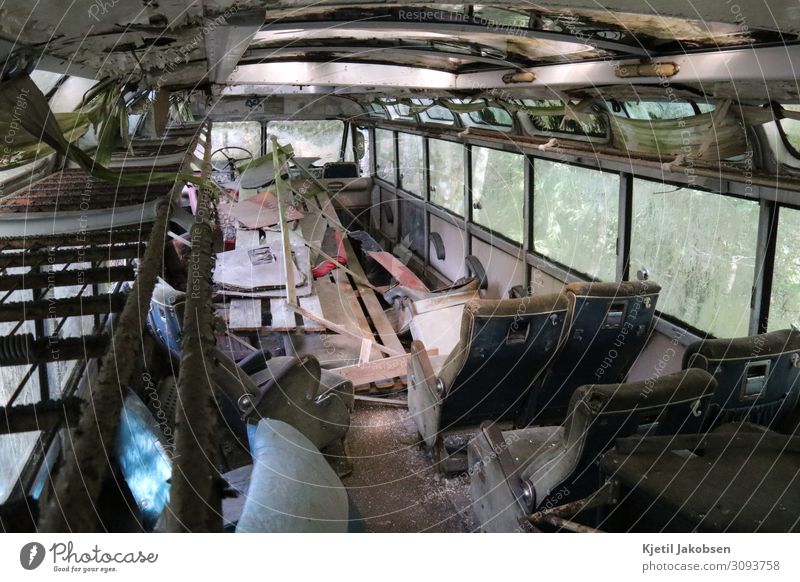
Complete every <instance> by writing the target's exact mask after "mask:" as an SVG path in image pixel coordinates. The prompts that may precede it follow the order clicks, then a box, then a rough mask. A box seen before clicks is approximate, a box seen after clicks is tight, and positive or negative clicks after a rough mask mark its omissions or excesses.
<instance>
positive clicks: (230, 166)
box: [211, 146, 253, 180]
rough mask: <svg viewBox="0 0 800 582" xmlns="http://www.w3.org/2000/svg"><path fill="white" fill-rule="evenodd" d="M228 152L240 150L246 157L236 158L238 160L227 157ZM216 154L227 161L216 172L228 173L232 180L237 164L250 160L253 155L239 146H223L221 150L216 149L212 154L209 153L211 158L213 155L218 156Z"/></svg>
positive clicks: (234, 157) (233, 157)
mask: <svg viewBox="0 0 800 582" xmlns="http://www.w3.org/2000/svg"><path fill="white" fill-rule="evenodd" d="M229 150H240V151H243V152H244V153H246V154H247V156H242V157H238V158H237V157H236V156H229V155H227V153H226V152H227V151H229ZM218 153H222V157H224V158H225V159H226V160H227V163H226V164H225V165H224V166H223V167H222V168H221V169H218V170H217V171H218V172H227V171H230V173H231V179H232V180H233V179H235V174H236V164H238V163H239V162H246V161H247V160H252V159H253V154H251V153H250V152H249V151H248V150H246V149H244V148H240V147H239V146H225V147H223V148H219V149H216V150H214V151H213V152H211V157H212V158H213V157H214V154H218Z"/></svg>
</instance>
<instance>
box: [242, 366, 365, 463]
mask: <svg viewBox="0 0 800 582" xmlns="http://www.w3.org/2000/svg"><path fill="white" fill-rule="evenodd" d="M260 361H263V362H264V366H263V367H262V368H261V369H260V370H258V371H251V372H250V373H249V374H248V375H249V376H250V378H251V379H252V381H253V382H254V383H255V384H256V386H257V387H258V392H257V393H256V394H253V395H251V397H250V401H251V402H250V407H251V409H252V410H251V411H243V413H244V416H245V417H247V419H248V422H250V423H253V422H258V421H259V420H261V419H262V418H272V419H275V420H281V421H283V422H287V423H289V424H291V425H292V426H293V427H295V428H296V429H298V430H299V431H300V432H302V433H303V434H304V435H305V436H306V437H307V438H308V439H309V440H310V441H311V442H313V443H314V446H316V447H317V448H318V449H320V450H324V449H325V448H327V447H328V446H331V445H333V444H335V443H336V442H337V441H340V440H342V439H344V438H345V436H346V434H347V431H348V429H349V428H350V410H351V409H352V406H353V398H354V397H353V393H354V391H353V383H352V382H350V381H349V380H346V379H343V378H341V377H339V376H337V375H335V374H333V373H331V372H325V373H324V374H323V372H322V369H321V367H320V364H319V361H318V360H317V359H316V358H314V357H313V356H304V357H302V358H296V357H292V356H281V357H274V358H271V359H269V360H260Z"/></svg>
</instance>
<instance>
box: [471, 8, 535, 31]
mask: <svg viewBox="0 0 800 582" xmlns="http://www.w3.org/2000/svg"><path fill="white" fill-rule="evenodd" d="M474 11H475V17H474V18H475V22H476V23H478V24H482V25H483V26H488V27H490V28H509V29H513V28H528V26H530V21H531V16H530V14H528V13H526V12H517V11H514V10H506V9H505V8H496V7H494V6H485V5H483V4H475V7H474Z"/></svg>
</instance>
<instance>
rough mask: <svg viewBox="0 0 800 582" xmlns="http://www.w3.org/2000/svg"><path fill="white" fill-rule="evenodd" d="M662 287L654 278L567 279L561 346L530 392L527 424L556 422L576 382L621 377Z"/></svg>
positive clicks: (648, 326) (638, 346)
mask: <svg viewBox="0 0 800 582" xmlns="http://www.w3.org/2000/svg"><path fill="white" fill-rule="evenodd" d="M660 290H661V287H660V286H659V285H657V284H656V283H654V282H652V281H624V282H622V283H571V284H569V285H567V287H566V295H567V298H568V300H569V319H568V321H569V331H568V333H567V336H566V339H565V341H564V346H563V348H562V349H561V351H560V352H559V354H558V356H557V357H556V359H555V360H554V361H553V364H552V365H551V366H550V367H549V369H548V370H547V373H546V374H545V377H544V380H543V382H542V385H541V386H538V387H537V388H536V390H534V391H532V392H531V396H530V401H529V403H528V405H527V407H526V411H525V419H524V422H525V424H530V423H533V422H535V423H537V424H558V423H560V422H561V421H562V420H563V419H564V417H565V415H566V413H567V406H568V405H569V401H570V398H571V397H572V394H573V392H575V389H576V388H578V386H583V385H584V384H590V383H596V382H603V383H613V382H622V381H624V380H625V375H626V374H627V373H628V370H629V369H630V367H631V365H632V364H633V362H634V361H635V360H636V357H637V356H638V355H639V353H640V352H641V351H642V348H644V345H645V343H646V342H647V339H648V338H649V337H650V330H651V326H652V323H653V315H654V314H655V308H656V302H657V301H658V294H659V291H660Z"/></svg>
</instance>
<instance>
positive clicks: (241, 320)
mask: <svg viewBox="0 0 800 582" xmlns="http://www.w3.org/2000/svg"><path fill="white" fill-rule="evenodd" d="M259 328H261V300H260V299H231V302H230V308H229V309H228V329H230V330H234V331H235V330H254V329H259Z"/></svg>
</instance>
